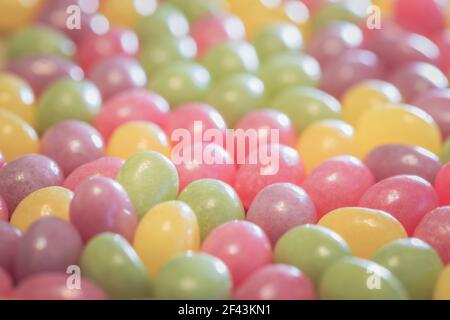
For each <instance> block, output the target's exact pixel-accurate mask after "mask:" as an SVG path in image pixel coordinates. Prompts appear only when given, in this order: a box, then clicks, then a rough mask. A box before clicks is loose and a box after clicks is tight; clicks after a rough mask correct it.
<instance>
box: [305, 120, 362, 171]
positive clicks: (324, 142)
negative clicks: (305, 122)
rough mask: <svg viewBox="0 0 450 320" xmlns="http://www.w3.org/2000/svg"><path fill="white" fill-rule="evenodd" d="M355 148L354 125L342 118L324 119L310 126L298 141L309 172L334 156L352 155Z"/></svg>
mask: <svg viewBox="0 0 450 320" xmlns="http://www.w3.org/2000/svg"><path fill="white" fill-rule="evenodd" d="M353 149H354V130H353V127H352V126H350V125H349V124H347V123H345V122H343V121H340V120H323V121H319V122H316V123H314V124H312V125H310V126H308V127H307V128H306V129H305V130H304V131H303V133H302V134H300V137H299V140H298V143H297V150H298V152H299V153H300V155H301V156H302V159H303V162H304V164H305V167H306V171H307V172H311V171H312V170H314V168H316V167H317V166H318V165H319V164H321V163H322V162H324V161H325V160H327V159H330V158H332V157H335V156H341V155H351V154H352V153H353Z"/></svg>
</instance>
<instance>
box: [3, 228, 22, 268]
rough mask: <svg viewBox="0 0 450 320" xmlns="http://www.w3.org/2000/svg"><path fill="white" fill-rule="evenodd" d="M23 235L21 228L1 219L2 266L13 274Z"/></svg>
mask: <svg viewBox="0 0 450 320" xmlns="http://www.w3.org/2000/svg"><path fill="white" fill-rule="evenodd" d="M21 237H22V234H21V232H20V231H19V229H17V228H15V227H14V226H13V225H11V224H9V223H7V222H5V221H0V267H1V268H3V269H5V271H6V272H8V273H9V274H12V272H13V269H14V260H15V256H16V251H17V248H18V246H19V243H20V239H21Z"/></svg>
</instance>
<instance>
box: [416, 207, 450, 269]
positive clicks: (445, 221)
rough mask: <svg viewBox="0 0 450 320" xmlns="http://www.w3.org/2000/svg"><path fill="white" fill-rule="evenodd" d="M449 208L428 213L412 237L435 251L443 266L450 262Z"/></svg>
mask: <svg viewBox="0 0 450 320" xmlns="http://www.w3.org/2000/svg"><path fill="white" fill-rule="evenodd" d="M449 217H450V207H441V208H437V209H434V210H433V211H430V212H429V213H427V214H426V215H425V217H423V219H422V221H421V222H420V223H419V225H418V226H417V228H416V230H415V232H414V237H416V238H419V239H421V240H423V241H425V242H427V243H428V244H429V245H431V246H432V247H433V248H434V250H436V251H437V252H438V253H439V255H440V256H441V259H442V262H444V265H447V264H448V263H449V262H450V250H449V248H450V232H449V230H450V227H449V226H450V219H449Z"/></svg>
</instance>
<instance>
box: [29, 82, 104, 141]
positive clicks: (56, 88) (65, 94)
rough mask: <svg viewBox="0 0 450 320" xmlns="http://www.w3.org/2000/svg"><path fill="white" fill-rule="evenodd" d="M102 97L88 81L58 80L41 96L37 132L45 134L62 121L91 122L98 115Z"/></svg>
mask: <svg viewBox="0 0 450 320" xmlns="http://www.w3.org/2000/svg"><path fill="white" fill-rule="evenodd" d="M101 103H102V97H101V94H100V92H99V90H98V89H97V87H96V86H95V85H94V84H93V83H92V82H89V81H75V80H71V79H65V80H59V81H57V82H55V83H54V84H52V85H51V86H50V87H48V88H47V89H46V90H45V92H44V93H43V95H42V96H41V99H40V102H39V108H38V119H37V121H38V122H37V124H38V130H39V131H40V132H45V131H46V130H47V129H48V128H50V127H51V126H53V125H54V124H56V123H58V122H61V121H64V120H80V121H86V122H91V121H92V120H93V119H94V117H95V116H96V115H97V114H98V113H99V111H100V107H101Z"/></svg>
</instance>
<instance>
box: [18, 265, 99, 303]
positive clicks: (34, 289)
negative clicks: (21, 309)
mask: <svg viewBox="0 0 450 320" xmlns="http://www.w3.org/2000/svg"><path fill="white" fill-rule="evenodd" d="M75 272H76V271H75ZM78 272H79V271H78ZM78 276H80V274H79V273H78ZM68 277H70V276H68V275H67V273H65V272H64V273H63V272H45V273H39V274H36V275H33V276H31V277H29V278H26V279H24V280H23V281H22V282H21V283H19V285H18V286H17V287H16V289H15V290H14V292H13V294H12V298H13V299H15V300H106V299H108V297H107V295H106V294H105V293H104V292H103V290H101V289H100V288H99V287H97V286H95V285H94V284H92V283H91V282H90V281H88V280H86V279H84V278H81V279H80V281H79V282H78V283H79V287H80V289H78V288H77V287H76V286H74V287H72V288H68V286H67V283H68Z"/></svg>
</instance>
